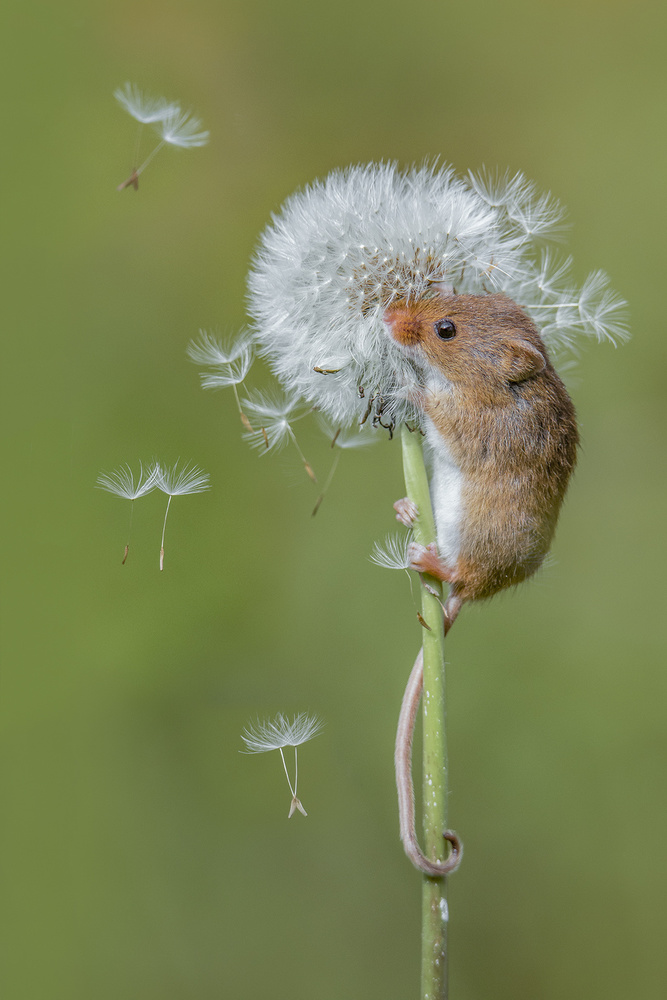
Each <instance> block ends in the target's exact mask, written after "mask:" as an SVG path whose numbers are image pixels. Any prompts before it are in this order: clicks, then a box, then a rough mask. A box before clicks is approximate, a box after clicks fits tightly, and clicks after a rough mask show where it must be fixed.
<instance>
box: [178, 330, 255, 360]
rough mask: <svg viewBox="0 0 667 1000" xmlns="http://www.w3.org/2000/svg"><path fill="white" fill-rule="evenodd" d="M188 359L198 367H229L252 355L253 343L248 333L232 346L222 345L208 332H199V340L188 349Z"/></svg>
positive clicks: (242, 335)
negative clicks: (233, 362)
mask: <svg viewBox="0 0 667 1000" xmlns="http://www.w3.org/2000/svg"><path fill="white" fill-rule="evenodd" d="M187 353H188V357H189V358H190V360H191V361H194V363H195V364H197V365H206V366H207V367H209V368H217V366H218V365H228V364H231V362H232V361H237V360H238V359H239V358H241V357H245V355H246V354H248V353H250V354H251V355H252V342H251V340H250V336H249V335H248V334H247V333H246V332H241V334H240V336H239V337H237V339H236V340H235V341H233V342H232V343H230V344H222V343H221V342H220V341H219V340H218V338H217V337H216V336H215V335H214V334H212V333H209V331H208V330H200V331H199V340H191V341H190V343H189V344H188V349H187Z"/></svg>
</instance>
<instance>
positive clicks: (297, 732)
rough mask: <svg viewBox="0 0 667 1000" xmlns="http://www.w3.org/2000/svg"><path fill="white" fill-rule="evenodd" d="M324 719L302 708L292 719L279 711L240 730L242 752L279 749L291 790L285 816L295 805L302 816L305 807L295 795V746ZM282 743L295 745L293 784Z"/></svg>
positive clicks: (309, 736)
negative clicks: (290, 798) (264, 720)
mask: <svg viewBox="0 0 667 1000" xmlns="http://www.w3.org/2000/svg"><path fill="white" fill-rule="evenodd" d="M322 726H323V723H322V722H321V721H320V719H318V718H317V716H315V715H307V714H306V713H305V712H301V713H300V714H299V715H295V716H294V718H293V719H292V721H291V722H290V720H289V719H288V718H287V717H286V716H284V715H283V714H282V712H279V713H278V715H276V717H275V718H274V719H270V720H268V721H267V722H259V721H258V722H256V723H255V725H254V726H248V727H247V728H246V729H244V730H243V733H242V734H241V739H242V740H243V742H244V743H245V745H246V747H247V749H246V750H245V753H266V752H267V751H269V750H279V751H280V756H281V759H282V762H283V768H284V771H285V777H286V778H287V784H288V785H289V790H290V792H291V793H292V801H291V803H290V810H289V814H288V819H291V817H292V816H293V815H294V812H295V811H296V810H297V809H298V810H299V812H300V813H301V814H302V815H303V816H307V815H308V814H307V812H306V810H305V809H304V808H303V806H302V804H301V802H300V801H299V799H298V798H297V794H296V793H297V787H298V782H299V765H298V758H297V747H299V746H301V744H302V743H306V742H307V741H308V740H312V739H313V737H314V736H317V735H318V733H319V732H321V730H322ZM285 747H294V785H292V781H291V779H290V776H289V771H288V769H287V764H286V762H285V754H284V753H283V750H284V749H285Z"/></svg>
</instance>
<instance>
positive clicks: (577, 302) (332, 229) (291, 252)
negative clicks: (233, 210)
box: [249, 164, 624, 426]
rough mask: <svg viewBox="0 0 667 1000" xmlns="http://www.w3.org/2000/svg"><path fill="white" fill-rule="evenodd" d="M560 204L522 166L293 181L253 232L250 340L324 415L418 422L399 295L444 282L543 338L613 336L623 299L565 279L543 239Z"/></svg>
mask: <svg viewBox="0 0 667 1000" xmlns="http://www.w3.org/2000/svg"><path fill="white" fill-rule="evenodd" d="M562 215H563V213H562V209H561V207H560V206H559V204H558V202H557V201H556V200H555V199H554V198H553V197H552V196H551V195H548V194H540V193H539V192H538V190H537V188H536V186H535V185H534V184H533V183H532V182H530V181H528V180H527V179H526V178H525V177H524V176H523V174H516V175H514V176H510V175H508V174H507V175H504V176H503V175H499V176H495V177H493V176H490V175H488V174H486V175H482V176H479V177H478V176H475V175H473V174H470V175H469V176H468V177H466V178H460V177H457V176H456V175H455V173H454V171H453V169H452V168H451V167H443V168H442V169H436V167H422V168H412V169H409V170H407V171H405V172H401V171H399V169H398V168H397V166H396V165H395V164H369V165H367V166H357V167H349V168H348V169H346V170H337V171H334V172H333V173H331V174H330V175H329V176H328V177H326V178H325V180H323V181H318V182H315V183H314V184H312V185H311V186H310V187H307V188H306V189H305V190H303V191H300V192H297V193H296V194H294V195H292V197H291V198H289V199H288V200H287V201H286V202H285V204H284V205H283V207H282V209H281V210H280V212H279V213H278V214H277V215H276V216H274V218H273V221H272V222H271V224H270V225H269V226H268V228H267V229H266V230H265V232H264V234H263V236H262V238H261V241H260V245H259V249H258V250H257V253H256V255H255V258H254V262H253V266H252V270H251V273H250V276H249V290H250V307H249V311H250V314H251V316H252V319H253V321H254V326H253V334H254V340H255V343H256V345H257V348H258V351H259V353H260V354H261V355H262V356H263V357H265V358H266V359H267V361H268V362H269V364H270V366H271V368H272V370H273V372H274V374H275V375H276V376H277V377H278V379H279V381H280V382H281V383H282V385H283V387H284V388H285V389H286V390H287V391H289V392H290V393H291V394H293V395H295V396H297V397H300V398H301V399H303V400H304V401H305V402H306V403H308V404H310V405H312V406H316V407H317V408H318V409H319V410H321V411H322V412H323V413H324V414H326V415H327V416H328V417H329V419H330V420H331V421H332V422H333V423H334V424H335V425H341V426H350V425H352V424H354V423H355V422H356V423H359V421H360V420H362V419H363V418H364V416H368V415H369V414H370V413H372V414H373V418H375V419H373V418H372V419H371V423H372V424H374V425H375V426H377V425H378V423H382V424H383V425H384V426H386V425H387V424H389V425H391V424H392V423H393V422H398V421H404V420H407V421H409V422H412V423H414V424H418V423H419V415H418V414H417V413H416V412H415V408H414V404H413V403H412V401H411V396H412V395H413V392H414V389H415V388H416V387H417V386H418V385H419V384H420V379H421V380H422V383H423V376H422V375H421V374H420V372H419V371H418V370H417V368H416V364H415V362H414V361H412V360H411V359H409V358H407V357H406V355H405V353H404V352H402V351H401V350H400V348H399V347H398V345H397V344H396V343H395V342H394V341H393V339H392V338H391V336H389V335H388V332H387V328H386V325H385V323H384V315H385V313H386V310H387V308H388V307H389V306H390V305H391V303H392V302H395V301H397V300H404V301H407V302H414V301H416V300H418V299H420V298H424V297H428V296H429V295H432V294H434V293H437V292H438V291H441V290H442V289H443V288H447V289H448V290H450V291H451V290H454V292H455V293H468V294H476V295H483V294H486V293H491V292H503V293H504V294H506V295H507V296H509V297H510V298H512V299H514V301H516V302H517V303H519V304H520V306H521V307H522V308H523V309H524V310H525V311H526V312H527V313H528V314H529V315H530V316H531V318H532V319H533V320H534V322H535V323H536V325H537V326H538V328H540V329H541V332H542V335H543V337H544V340H545V342H546V343H547V346H549V347H551V348H552V349H558V348H560V347H565V348H567V347H570V346H572V342H573V333H574V334H575V335H576V336H578V335H581V334H584V335H586V336H592V337H596V338H597V339H600V340H601V339H611V340H614V339H618V338H619V337H622V336H623V335H624V326H623V321H622V317H621V307H622V305H623V303H622V301H621V299H619V298H618V297H617V296H616V295H614V294H613V293H612V292H611V291H610V290H609V287H608V280H607V278H606V276H605V275H603V274H602V273H601V272H598V273H596V274H595V275H592V276H591V278H589V279H588V280H587V281H586V282H585V283H584V286H583V288H582V289H580V290H577V289H576V288H575V287H574V285H573V284H572V283H571V281H570V279H569V267H568V266H563V265H562V264H560V263H558V262H556V258H555V257H554V255H553V253H551V254H546V255H545V253H544V250H543V246H542V244H543V242H544V238H545V237H547V236H554V235H557V233H558V231H559V229H560V227H561V226H562ZM554 266H555V272H554V271H553V268H554ZM361 397H363V398H361Z"/></svg>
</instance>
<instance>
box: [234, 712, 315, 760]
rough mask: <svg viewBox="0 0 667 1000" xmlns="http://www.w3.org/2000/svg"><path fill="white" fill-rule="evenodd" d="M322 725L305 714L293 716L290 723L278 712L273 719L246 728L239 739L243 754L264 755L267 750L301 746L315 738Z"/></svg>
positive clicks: (311, 716) (313, 716)
mask: <svg viewBox="0 0 667 1000" xmlns="http://www.w3.org/2000/svg"><path fill="white" fill-rule="evenodd" d="M323 725H324V723H323V722H322V721H321V720H320V719H319V718H318V717H317V716H316V715H308V714H307V713H306V712H300V713H299V715H295V716H294V718H293V719H292V720H291V722H290V720H289V719H288V718H287V717H286V716H284V715H283V714H282V712H279V713H278V714H277V715H276V717H275V718H274V719H268V720H267V721H266V722H259V721H258V722H256V723H255V725H253V726H248V727H247V728H246V729H244V730H243V733H242V734H241V739H242V740H243V742H244V743H245V745H246V748H247V749H246V750H245V753H266V752H267V751H268V750H282V749H284V747H297V746H301V744H302V743H306V742H307V741H308V740H312V739H313V737H314V736H317V735H318V733H319V732H321V730H322V727H323Z"/></svg>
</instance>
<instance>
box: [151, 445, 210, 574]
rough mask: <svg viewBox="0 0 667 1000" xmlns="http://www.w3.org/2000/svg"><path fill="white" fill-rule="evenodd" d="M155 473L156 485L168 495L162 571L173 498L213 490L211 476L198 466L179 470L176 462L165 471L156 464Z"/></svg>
mask: <svg viewBox="0 0 667 1000" xmlns="http://www.w3.org/2000/svg"><path fill="white" fill-rule="evenodd" d="M153 471H154V474H155V485H156V486H157V488H158V489H159V490H162V492H163V493H166V494H168V496H169V499H168V500H167V509H166V510H165V512H164V522H163V524H162V541H161V542H160V570H163V569H164V535H165V531H166V530H167V516H168V515H169V507H170V505H171V501H172V498H173V497H176V496H187V495H189V494H191V493H203V492H204V490H208V489H210V488H211V483H210V480H209V476H208V474H207V473H206V472H203V471H202V469H199V468H198V467H197V466H196V465H183V466H182V467H181V468H179V463H178V462H176V464H175V465H173V466H172V468H171V469H164V468H162V466H161V465H160V464H159V462H156V463H155V465H154V467H153Z"/></svg>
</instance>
